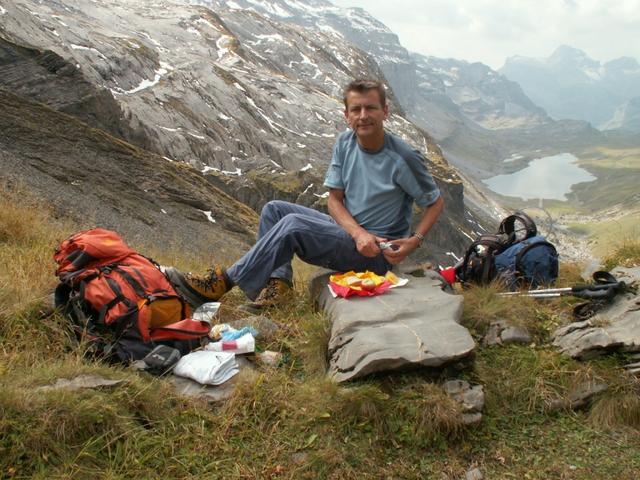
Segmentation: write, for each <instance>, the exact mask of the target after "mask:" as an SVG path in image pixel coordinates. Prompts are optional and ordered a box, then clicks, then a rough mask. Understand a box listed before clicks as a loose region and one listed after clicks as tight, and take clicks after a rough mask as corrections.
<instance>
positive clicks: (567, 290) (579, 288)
mask: <svg viewBox="0 0 640 480" xmlns="http://www.w3.org/2000/svg"><path fill="white" fill-rule="evenodd" d="M623 286H624V282H613V283H597V284H585V285H575V286H573V287H566V288H547V289H538V290H527V291H525V292H503V293H499V294H498V295H500V296H501V297H510V296H514V295H515V296H523V295H541V294H563V293H570V294H571V293H580V292H583V291H585V290H589V291H593V292H595V291H599V290H608V289H610V288H613V289H617V290H619V289H620V288H622V287H623Z"/></svg>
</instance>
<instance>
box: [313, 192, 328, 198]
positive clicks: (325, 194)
mask: <svg viewBox="0 0 640 480" xmlns="http://www.w3.org/2000/svg"><path fill="white" fill-rule="evenodd" d="M314 195H315V196H316V197H318V198H328V197H329V192H324V193H323V194H322V195H318V194H317V193H314Z"/></svg>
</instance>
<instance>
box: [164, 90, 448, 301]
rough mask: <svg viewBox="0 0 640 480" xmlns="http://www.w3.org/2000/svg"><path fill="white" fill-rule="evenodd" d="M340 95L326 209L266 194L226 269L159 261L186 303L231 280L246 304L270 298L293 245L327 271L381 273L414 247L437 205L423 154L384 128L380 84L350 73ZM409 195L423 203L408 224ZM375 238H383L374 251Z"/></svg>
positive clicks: (286, 284) (281, 289)
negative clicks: (248, 243)
mask: <svg viewBox="0 0 640 480" xmlns="http://www.w3.org/2000/svg"><path fill="white" fill-rule="evenodd" d="M343 100H344V105H345V110H344V115H345V118H346V120H347V123H348V124H349V127H350V130H347V131H346V132H344V133H342V134H341V135H340V136H339V137H338V139H337V141H336V144H335V147H334V150H333V157H332V160H331V165H330V166H329V170H328V172H327V175H326V178H325V182H324V185H325V186H326V187H328V188H329V200H328V209H329V214H330V215H326V214H324V213H321V212H318V211H316V210H313V209H310V208H307V207H303V206H300V205H295V204H291V203H288V202H282V201H277V200H276V201H272V202H269V203H267V204H266V205H265V206H264V208H263V209H262V213H261V215H260V224H259V227H258V239H257V242H256V244H255V245H254V246H253V247H252V248H251V249H250V250H249V251H248V252H247V253H246V254H245V255H244V256H243V257H242V258H241V259H240V260H238V261H237V262H236V263H234V264H233V265H232V266H231V267H230V268H229V269H228V270H226V271H225V270H224V269H223V268H221V267H219V266H216V267H214V268H213V269H212V270H211V271H210V272H209V273H208V275H207V276H205V277H197V276H194V275H191V274H182V273H180V272H179V271H177V270H176V269H173V268H169V269H167V275H168V276H169V278H170V280H171V281H172V282H173V283H174V285H175V286H176V288H177V289H178V290H179V291H180V292H181V293H182V294H183V295H184V296H185V297H186V298H187V299H188V300H189V301H190V303H191V304H192V305H198V304H201V303H204V302H207V301H216V300H218V299H219V298H220V297H221V296H222V295H223V294H224V293H226V292H227V291H228V290H230V289H231V288H232V287H233V286H234V285H237V286H239V287H240V288H241V289H242V290H243V291H244V292H245V294H246V295H247V296H248V297H249V298H250V299H252V300H254V299H255V301H254V302H253V303H252V304H249V305H248V307H249V308H250V309H253V310H259V309H261V308H265V307H269V306H273V305H275V304H277V303H278V301H279V300H280V299H282V298H283V296H284V295H285V293H286V292H287V290H288V289H289V288H290V286H291V280H292V276H293V270H292V268H291V260H292V258H293V255H294V254H296V255H298V257H300V259H302V260H303V261H305V262H307V263H311V264H313V265H319V266H322V267H325V268H329V269H331V270H337V271H348V270H355V271H364V270H369V271H373V272H375V273H377V274H379V275H384V274H385V273H386V272H387V270H390V269H391V268H392V266H393V265H395V264H397V263H399V262H401V261H402V260H403V259H404V258H406V257H407V255H409V254H410V253H411V252H413V251H414V250H415V249H416V248H418V247H419V246H420V244H421V243H422V240H423V238H424V236H425V235H426V234H427V232H428V231H429V229H430V228H431V227H432V226H433V224H434V223H435V221H436V220H437V218H438V216H439V215H440V213H441V212H442V209H443V206H444V202H443V200H442V197H441V196H440V191H439V190H438V187H437V186H436V184H435V182H434V181H433V178H432V177H431V175H430V174H429V172H428V171H427V169H426V166H425V164H424V157H423V156H422V154H420V153H419V152H418V151H417V150H414V149H412V148H411V147H410V146H409V145H407V144H406V143H405V142H404V141H403V140H401V139H400V138H399V137H397V136H395V135H393V134H391V133H389V132H386V131H385V130H384V121H385V120H386V119H387V117H388V115H389V108H388V105H387V103H386V95H385V90H384V87H383V86H382V84H381V83H379V82H375V81H369V80H356V81H354V82H351V83H350V84H349V85H347V87H346V88H345V91H344V98H343ZM414 201H415V202H416V203H417V204H418V205H419V206H420V207H422V208H423V209H424V210H423V213H422V216H421V218H420V220H419V222H418V224H417V227H416V230H415V231H414V232H413V233H410V225H411V214H412V205H413V202H414ZM381 242H389V243H391V245H392V247H391V248H386V249H384V250H381V248H380V243H381ZM256 297H257V299H256Z"/></svg>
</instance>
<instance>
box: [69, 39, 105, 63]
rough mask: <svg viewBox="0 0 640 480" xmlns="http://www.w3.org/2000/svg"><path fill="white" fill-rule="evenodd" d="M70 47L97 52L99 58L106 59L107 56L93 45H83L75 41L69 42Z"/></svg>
mask: <svg viewBox="0 0 640 480" xmlns="http://www.w3.org/2000/svg"><path fill="white" fill-rule="evenodd" d="M71 48H72V49H74V50H88V51H90V52H94V53H96V54H98V56H99V57H100V58H102V59H104V60H106V59H107V57H105V56H104V55H103V54H102V52H101V51H100V50H97V49H95V48H93V47H85V46H84V45H76V44H75V43H72V44H71Z"/></svg>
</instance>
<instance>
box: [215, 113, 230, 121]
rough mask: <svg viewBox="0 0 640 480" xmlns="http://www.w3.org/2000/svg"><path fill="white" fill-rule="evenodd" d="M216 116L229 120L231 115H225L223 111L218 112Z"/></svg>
mask: <svg viewBox="0 0 640 480" xmlns="http://www.w3.org/2000/svg"><path fill="white" fill-rule="evenodd" d="M218 118H220V119H222V120H231V117H227V116H226V115H225V114H224V113H218Z"/></svg>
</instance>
